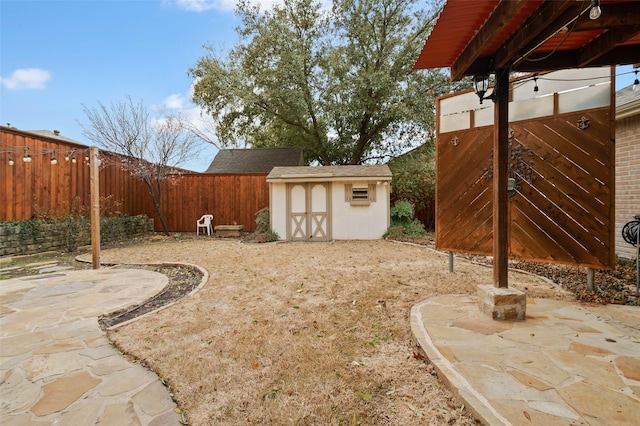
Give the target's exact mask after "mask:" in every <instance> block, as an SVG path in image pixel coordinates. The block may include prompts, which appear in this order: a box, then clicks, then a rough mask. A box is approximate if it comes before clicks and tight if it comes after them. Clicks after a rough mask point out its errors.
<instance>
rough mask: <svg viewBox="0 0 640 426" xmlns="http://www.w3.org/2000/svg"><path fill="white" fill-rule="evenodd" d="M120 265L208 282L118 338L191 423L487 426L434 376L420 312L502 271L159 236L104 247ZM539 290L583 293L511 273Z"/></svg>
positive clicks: (402, 250)
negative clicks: (417, 328) (414, 314)
mask: <svg viewBox="0 0 640 426" xmlns="http://www.w3.org/2000/svg"><path fill="white" fill-rule="evenodd" d="M102 260H103V261H107V262H122V263H126V262H151V261H182V262H189V263H195V264H198V265H200V266H202V267H204V268H205V269H207V271H209V274H210V275H209V281H208V282H207V284H206V285H205V286H204V287H203V288H202V289H201V290H200V291H199V292H198V293H196V294H195V295H193V296H190V297H187V298H185V299H183V300H182V301H181V302H179V303H178V304H176V305H174V306H172V307H170V308H168V309H165V310H162V311H160V312H157V313H155V314H151V315H149V316H146V317H144V318H142V319H140V320H138V321H136V322H134V323H132V324H129V325H125V326H123V327H121V328H118V329H116V330H115V331H112V332H110V338H111V339H112V340H113V341H114V342H115V343H116V344H117V346H118V347H120V348H121V349H122V350H123V351H125V352H128V353H130V354H132V355H134V356H135V357H138V358H140V359H144V360H145V361H146V362H147V363H148V365H149V366H150V367H151V368H152V369H153V370H155V371H156V372H157V373H158V374H159V375H160V376H161V377H163V378H164V379H165V380H166V381H167V382H168V383H169V384H170V386H171V387H172V388H173V392H174V396H175V399H176V401H178V403H179V405H180V406H181V407H182V409H183V410H184V412H185V413H186V415H187V417H188V420H189V423H190V424H192V425H216V424H224V425H236V424H252V425H312V424H314V425H356V424H358V425H402V426H408V425H440V424H455V425H469V424H474V423H475V421H474V419H473V417H472V416H471V415H470V414H469V413H467V412H466V411H465V409H464V407H462V406H461V404H460V402H458V401H457V400H456V399H454V398H453V397H452V395H451V393H450V392H449V391H448V390H447V389H446V388H445V387H444V386H443V385H442V384H441V383H440V382H439V381H438V379H437V378H436V377H433V376H432V375H430V374H429V371H430V367H429V366H428V365H427V363H426V361H425V360H423V359H421V358H422V357H421V356H419V355H418V352H417V349H416V343H415V341H414V338H413V335H412V333H411V329H410V323H409V315H410V310H411V307H412V306H413V305H414V304H416V303H418V302H420V301H422V300H424V299H426V298H428V297H430V296H433V295H438V294H448V293H475V286H476V285H477V284H481V283H490V282H491V274H492V271H491V269H489V268H486V267H482V266H479V265H474V264H470V263H467V262H463V261H456V264H455V272H454V273H449V272H448V268H447V266H448V259H447V257H446V256H442V255H440V254H437V253H435V252H434V251H432V250H429V249H427V248H425V247H420V246H415V245H408V244H401V243H394V242H390V241H384V240H379V241H351V242H346V241H337V242H331V243H320V242H317V243H277V244H273V243H272V244H246V243H240V242H238V241H236V240H226V241H225V240H215V239H210V238H206V237H205V238H202V237H201V238H200V239H198V240H188V241H176V242H158V243H153V244H146V245H139V246H132V247H126V248H122V249H114V250H107V251H103V252H102ZM510 285H512V286H514V287H517V288H520V289H524V288H525V287H526V288H527V290H526V291H527V293H528V294H529V295H530V296H533V297H550V298H570V297H571V296H569V295H567V293H565V292H563V291H562V290H560V289H558V288H556V287H554V286H553V285H551V284H549V283H547V282H546V281H543V280H541V279H539V278H536V277H533V276H528V275H523V274H518V273H511V275H510Z"/></svg>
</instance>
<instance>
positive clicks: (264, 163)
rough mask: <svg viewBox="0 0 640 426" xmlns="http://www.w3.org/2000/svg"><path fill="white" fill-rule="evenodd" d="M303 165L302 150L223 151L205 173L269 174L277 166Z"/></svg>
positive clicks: (219, 152)
mask: <svg viewBox="0 0 640 426" xmlns="http://www.w3.org/2000/svg"><path fill="white" fill-rule="evenodd" d="M302 165H304V157H303V155H302V148H254V149H223V150H220V151H218V154H216V156H215V158H214V159H213V161H212V162H211V164H210V165H209V168H208V169H207V170H206V171H205V172H204V173H269V172H270V171H271V169H273V168H274V167H275V166H302Z"/></svg>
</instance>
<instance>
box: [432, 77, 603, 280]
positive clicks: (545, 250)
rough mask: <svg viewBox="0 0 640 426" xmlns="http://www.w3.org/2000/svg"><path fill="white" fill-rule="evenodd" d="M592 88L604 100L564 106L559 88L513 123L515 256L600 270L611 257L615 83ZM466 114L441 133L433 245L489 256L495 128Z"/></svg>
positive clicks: (512, 225) (511, 202)
mask: <svg viewBox="0 0 640 426" xmlns="http://www.w3.org/2000/svg"><path fill="white" fill-rule="evenodd" d="M574 71H575V70H574ZM585 85H588V83H585ZM593 87H595V86H593ZM593 87H592V88H588V89H590V90H592V91H597V93H596V94H595V95H594V96H595V97H596V98H597V99H596V101H595V102H593V103H595V104H598V103H599V104H603V103H606V105H604V106H600V107H597V108H590V109H580V110H578V111H569V112H565V113H561V112H560V111H559V110H561V109H562V105H563V104H562V101H561V99H560V97H559V95H558V93H555V94H551V95H550V96H549V97H548V100H546V101H545V102H547V103H549V104H550V105H551V108H552V109H551V111H552V113H551V114H550V115H546V116H538V117H534V118H531V119H525V120H513V121H511V122H510V124H509V126H510V127H509V136H510V137H509V145H510V147H509V149H510V153H509V178H510V181H511V185H512V187H513V188H512V190H510V191H509V197H510V198H509V219H510V220H509V223H510V228H509V236H510V238H509V255H510V256H511V257H514V258H519V259H526V260H536V261H545V262H552V263H565V264H573V265H582V266H588V267H595V268H611V267H612V266H613V265H614V261H615V258H614V246H613V238H614V229H613V218H614V214H613V209H614V176H615V173H614V141H613V139H612V137H611V135H612V131H611V118H612V111H611V109H612V108H611V107H610V104H609V102H608V100H609V99H610V96H609V94H610V93H609V91H610V90H612V89H611V88H610V87H609V85H607V86H605V87H600V88H595V89H594V88H593ZM603 91H606V92H607V93H603ZM471 95H473V96H475V95H474V94H473V93H471ZM571 96H574V97H575V98H576V99H581V100H582V98H580V97H578V96H576V95H575V94H572V95H571ZM582 96H583V97H584V96H588V93H586V94H585V93H582ZM605 98H606V99H607V102H605ZM531 102H532V103H535V102H538V101H537V100H532V101H531ZM476 103H477V98H476ZM567 103H569V102H567ZM527 107H529V108H530V106H529V104H527ZM574 108H575V107H574ZM516 109H517V108H516ZM565 109H571V108H570V107H567V108H565ZM520 110H522V108H520ZM466 113H468V114H467V116H468V118H469V122H470V123H471V125H470V126H467V128H455V127H459V126H458V125H456V126H453V127H454V129H453V130H450V131H446V132H439V133H438V135H437V147H436V161H437V172H436V173H437V184H436V245H437V247H438V248H439V249H442V250H447V251H455V252H466V253H476V254H483V255H491V254H492V253H493V226H492V223H493V181H492V176H493V170H492V155H493V152H492V140H493V126H484V127H474V126H473V123H474V121H476V120H475V119H476V118H477V115H476V112H475V111H466ZM536 114H538V113H536ZM441 127H445V128H447V125H445V126H441ZM451 127H452V126H449V127H448V128H449V129H450V128H451Z"/></svg>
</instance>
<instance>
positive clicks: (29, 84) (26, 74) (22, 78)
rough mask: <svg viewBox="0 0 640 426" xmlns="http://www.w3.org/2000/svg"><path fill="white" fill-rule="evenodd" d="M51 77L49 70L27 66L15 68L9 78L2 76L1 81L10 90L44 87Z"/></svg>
mask: <svg viewBox="0 0 640 426" xmlns="http://www.w3.org/2000/svg"><path fill="white" fill-rule="evenodd" d="M50 78H51V75H50V74H49V71H45V70H41V69H39V68H27V69H21V70H15V71H14V72H13V74H11V77H8V78H5V77H0V82H1V83H2V85H3V86H4V87H6V88H7V89H9V90H20V89H44V88H45V87H44V86H45V83H46V82H47V81H49V79H50Z"/></svg>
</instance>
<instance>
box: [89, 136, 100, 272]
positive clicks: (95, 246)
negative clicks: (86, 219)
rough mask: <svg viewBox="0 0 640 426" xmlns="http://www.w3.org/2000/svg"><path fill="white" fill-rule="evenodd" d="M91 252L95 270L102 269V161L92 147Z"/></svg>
mask: <svg viewBox="0 0 640 426" xmlns="http://www.w3.org/2000/svg"><path fill="white" fill-rule="evenodd" d="M90 167H91V170H90V173H91V175H90V178H89V182H90V185H91V252H92V264H93V269H98V268H100V160H99V159H98V148H97V147H95V146H92V147H91V154H90Z"/></svg>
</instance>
